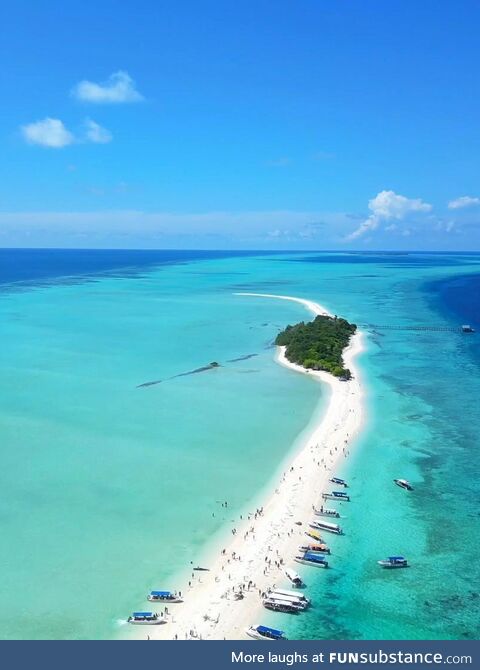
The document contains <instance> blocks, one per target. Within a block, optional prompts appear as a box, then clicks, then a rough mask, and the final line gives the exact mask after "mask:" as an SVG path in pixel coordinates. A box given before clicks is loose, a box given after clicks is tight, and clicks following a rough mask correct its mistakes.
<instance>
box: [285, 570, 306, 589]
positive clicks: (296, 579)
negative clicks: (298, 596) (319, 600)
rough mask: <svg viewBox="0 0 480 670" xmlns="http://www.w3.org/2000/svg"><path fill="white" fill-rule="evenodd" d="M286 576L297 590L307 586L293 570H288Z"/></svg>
mask: <svg viewBox="0 0 480 670" xmlns="http://www.w3.org/2000/svg"><path fill="white" fill-rule="evenodd" d="M285 576H286V577H287V579H289V580H290V581H291V582H292V584H293V586H295V588H297V589H301V588H302V587H303V586H305V584H304V583H303V580H302V578H301V577H300V575H299V574H297V573H296V572H295V570H292V569H291V568H286V569H285Z"/></svg>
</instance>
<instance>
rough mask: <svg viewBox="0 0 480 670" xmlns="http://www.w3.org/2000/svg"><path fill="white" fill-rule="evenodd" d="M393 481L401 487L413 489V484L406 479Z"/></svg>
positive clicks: (408, 489)
mask: <svg viewBox="0 0 480 670" xmlns="http://www.w3.org/2000/svg"><path fill="white" fill-rule="evenodd" d="M393 481H394V482H395V484H396V485H397V486H399V487H400V488H401V489H406V490H407V491H413V486H412V485H411V484H410V482H409V481H407V480H406V479H394V480H393Z"/></svg>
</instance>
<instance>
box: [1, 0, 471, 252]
mask: <svg viewBox="0 0 480 670" xmlns="http://www.w3.org/2000/svg"><path fill="white" fill-rule="evenodd" d="M0 11H1V15H0V25H1V26H2V28H1V31H2V39H1V40H0V71H1V79H0V81H1V86H2V93H3V95H2V105H1V110H0V172H1V180H0V245H1V246H64V247H127V248H128V247H132V248H133V247H142V248H149V247H152V248H161V247H185V248H255V249H262V248H266V249H268V248H272V249H296V248H302V249H439V250H441V249H448V250H450V249H480V225H479V222H480V130H479V127H480V91H479V76H478V72H479V71H480V58H479V53H480V40H479V39H478V26H479V25H480V4H479V3H478V2H477V1H476V0H475V1H474V0H462V1H461V2H453V1H451V0H421V2H419V1H418V0H416V1H415V2H413V1H411V0H388V2H385V1H384V0H362V1H360V0H297V1H296V2H293V1H292V0H288V1H287V0H269V1H268V2H267V1H265V0H255V2H253V1H251V2H247V0H216V1H215V2H213V1H211V0H202V2H198V0H196V1H194V0H189V1H187V0H176V1H175V2H170V3H162V2H154V1H153V0H135V2H132V1H130V0H125V2H121V3H119V2H118V1H113V0H96V2H92V0H82V1H81V2H79V1H77V0H69V1H68V2H67V3H60V2H58V0H57V1H56V2H53V1H50V0H42V2H37V1H36V0H30V1H26V0H15V2H10V3H3V5H2V9H1V10H0Z"/></svg>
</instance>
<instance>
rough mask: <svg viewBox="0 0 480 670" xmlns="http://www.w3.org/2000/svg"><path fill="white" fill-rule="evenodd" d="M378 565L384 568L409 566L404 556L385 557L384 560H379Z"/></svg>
mask: <svg viewBox="0 0 480 670" xmlns="http://www.w3.org/2000/svg"><path fill="white" fill-rule="evenodd" d="M377 563H378V565H380V566H381V567H382V568H387V569H392V568H408V567H409V565H408V561H407V559H406V558H404V557H403V556H389V557H388V558H385V559H383V560H382V561H377Z"/></svg>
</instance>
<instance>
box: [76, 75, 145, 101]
mask: <svg viewBox="0 0 480 670" xmlns="http://www.w3.org/2000/svg"><path fill="white" fill-rule="evenodd" d="M72 95H73V96H74V97H75V98H77V99H78V100H82V101H83V102H94V103H97V104H101V103H121V102H139V101H141V100H143V99H144V98H143V96H142V95H141V94H140V93H139V92H138V91H137V90H136V88H135V82H134V81H133V79H132V78H131V77H130V75H129V74H128V73H127V72H124V71H123V70H119V71H118V72H114V73H113V74H111V75H110V77H109V78H108V79H107V81H106V82H103V83H102V84H97V83H95V82H94V81H88V80H86V79H84V80H83V81H81V82H79V83H78V84H76V86H74V88H73V90H72Z"/></svg>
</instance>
